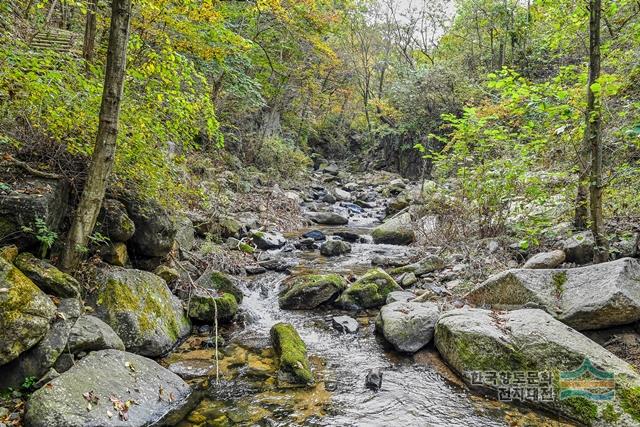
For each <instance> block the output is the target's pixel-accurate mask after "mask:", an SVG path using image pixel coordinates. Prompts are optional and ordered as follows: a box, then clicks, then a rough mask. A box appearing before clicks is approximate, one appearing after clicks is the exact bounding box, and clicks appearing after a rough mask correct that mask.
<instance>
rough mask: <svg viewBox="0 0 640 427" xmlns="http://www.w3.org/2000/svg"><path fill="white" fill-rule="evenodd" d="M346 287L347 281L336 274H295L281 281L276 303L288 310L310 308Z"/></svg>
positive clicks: (329, 299)
mask: <svg viewBox="0 0 640 427" xmlns="http://www.w3.org/2000/svg"><path fill="white" fill-rule="evenodd" d="M346 287H347V282H346V281H345V280H344V278H343V277H341V276H339V275H337V274H309V275H303V276H295V277H292V278H290V279H287V280H285V281H284V282H283V289H282V291H281V292H280V296H279V298H278V304H279V305H280V308H283V309H288V310H310V309H313V308H316V307H318V306H320V305H321V304H324V303H326V302H330V301H333V300H335V299H336V297H337V296H338V295H339V294H340V292H342V291H343V290H344V289H345V288H346Z"/></svg>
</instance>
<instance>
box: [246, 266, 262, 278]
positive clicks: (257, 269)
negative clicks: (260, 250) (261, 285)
mask: <svg viewBox="0 0 640 427" xmlns="http://www.w3.org/2000/svg"><path fill="white" fill-rule="evenodd" d="M244 271H245V272H246V273H247V274H248V275H250V276H255V275H257V274H264V273H266V272H267V269H266V268H264V267H262V266H260V265H247V266H245V267H244Z"/></svg>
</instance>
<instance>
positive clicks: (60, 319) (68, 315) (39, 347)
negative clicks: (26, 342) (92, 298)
mask: <svg viewBox="0 0 640 427" xmlns="http://www.w3.org/2000/svg"><path fill="white" fill-rule="evenodd" d="M80 312H81V306H80V301H79V300H77V299H75V298H67V299H63V300H61V301H60V305H59V306H58V311H57V314H56V318H55V320H54V321H53V323H52V324H51V327H50V329H49V330H48V331H47V333H46V335H45V336H44V337H43V338H42V339H41V340H40V341H39V342H38V343H37V344H36V345H35V346H33V347H32V348H30V349H29V350H27V351H25V352H24V353H22V354H20V356H18V358H16V359H14V360H12V361H11V362H9V363H8V364H6V365H2V366H0V389H4V388H9V387H14V388H15V387H19V386H20V384H22V382H23V381H24V379H25V378H28V377H34V378H40V377H42V376H43V375H44V374H46V373H47V371H48V370H49V369H50V368H51V367H53V365H54V364H55V363H56V361H57V360H58V357H60V355H61V354H62V352H63V351H64V349H65V347H66V345H67V340H68V339H69V333H70V332H71V328H73V325H74V324H75V322H76V320H77V319H78V317H80Z"/></svg>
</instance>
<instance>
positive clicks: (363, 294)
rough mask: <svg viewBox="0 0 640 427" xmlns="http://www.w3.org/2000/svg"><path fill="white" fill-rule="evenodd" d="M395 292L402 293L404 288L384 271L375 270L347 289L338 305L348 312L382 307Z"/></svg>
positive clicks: (339, 299)
mask: <svg viewBox="0 0 640 427" xmlns="http://www.w3.org/2000/svg"><path fill="white" fill-rule="evenodd" d="M394 291H402V287H401V286H400V285H398V284H397V283H396V281H395V280H393V277H391V276H389V275H388V274H387V273H386V272H385V271H384V270H381V269H379V268H374V269H373V270H369V271H368V272H367V273H365V274H364V275H363V276H362V277H360V278H359V279H358V280H357V281H356V282H355V283H354V284H353V285H351V286H350V287H349V288H347V289H346V290H345V291H344V292H343V293H342V295H340V297H339V298H338V299H337V300H336V304H337V305H338V306H340V307H342V308H344V309H347V310H359V309H363V308H374V307H381V306H383V305H384V304H385V303H386V300H387V295H389V294H390V293H391V292H394Z"/></svg>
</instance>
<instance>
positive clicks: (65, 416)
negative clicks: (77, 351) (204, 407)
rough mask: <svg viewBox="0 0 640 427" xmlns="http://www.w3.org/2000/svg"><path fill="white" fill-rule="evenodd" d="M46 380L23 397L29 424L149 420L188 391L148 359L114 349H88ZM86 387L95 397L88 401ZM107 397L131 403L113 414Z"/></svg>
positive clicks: (80, 426) (175, 406)
mask: <svg viewBox="0 0 640 427" xmlns="http://www.w3.org/2000/svg"><path fill="white" fill-rule="evenodd" d="M49 384H50V386H45V387H42V388H41V389H40V390H38V391H36V392H35V393H33V395H32V396H31V398H30V399H29V401H28V404H27V411H26V414H25V422H26V424H27V425H29V426H31V427H86V426H102V427H112V426H125V425H126V426H132V427H134V426H139V427H142V426H148V425H155V424H156V423H159V422H160V421H161V420H162V419H163V418H164V417H165V416H166V415H167V414H170V413H172V412H173V411H177V410H179V409H180V408H182V406H183V405H184V404H185V402H186V400H187V398H188V397H189V395H190V393H191V389H190V388H189V386H188V385H187V384H186V383H185V382H184V381H183V380H182V379H180V377H178V376H177V375H175V374H174V373H172V372H169V371H168V370H166V369H164V368H163V367H162V366H160V365H158V364H157V363H156V362H154V361H153V360H150V359H147V358H144V357H141V356H137V355H135V354H131V353H125V352H122V351H118V350H102V351H98V352H94V353H91V354H89V355H88V356H87V357H85V358H84V359H82V360H81V361H79V362H78V363H76V365H75V366H73V367H72V368H71V369H69V370H68V371H67V372H65V373H64V374H62V375H60V376H59V377H58V378H56V379H54V380H52V381H51V382H50V383H49ZM89 393H91V396H95V397H96V398H97V399H96V400H94V402H93V403H92V404H91V406H90V407H89V402H88V401H87V399H86V398H85V397H84V396H89ZM90 399H91V397H90ZM112 399H118V400H117V402H122V404H123V405H124V404H125V402H127V401H130V402H135V403H134V404H130V406H129V408H128V410H127V411H126V412H123V415H119V413H118V410H117V409H115V408H114V406H115V404H114V403H113V400H112ZM109 415H111V416H109ZM124 416H126V418H127V421H124V419H123V418H124Z"/></svg>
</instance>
